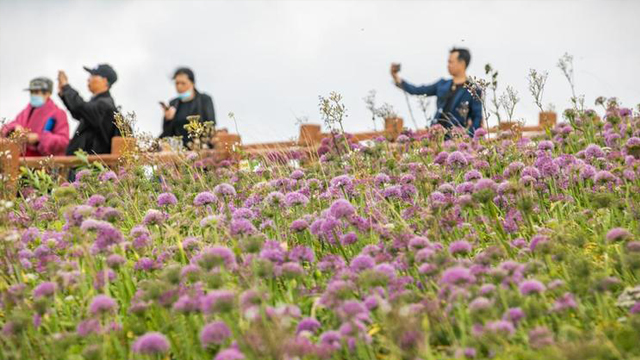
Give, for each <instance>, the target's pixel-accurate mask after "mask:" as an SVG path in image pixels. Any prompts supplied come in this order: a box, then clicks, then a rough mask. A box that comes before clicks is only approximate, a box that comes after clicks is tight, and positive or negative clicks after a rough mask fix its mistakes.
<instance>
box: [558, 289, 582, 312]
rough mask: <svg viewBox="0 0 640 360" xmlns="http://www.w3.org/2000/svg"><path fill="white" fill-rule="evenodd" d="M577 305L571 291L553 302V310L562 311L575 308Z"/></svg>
mask: <svg viewBox="0 0 640 360" xmlns="http://www.w3.org/2000/svg"><path fill="white" fill-rule="evenodd" d="M577 307H578V303H577V302H576V299H575V297H574V296H573V294H572V293H564V295H562V296H561V297H559V298H558V299H556V301H555V302H554V303H553V308H552V310H553V311H558V312H559V311H564V310H567V309H575V308H577Z"/></svg>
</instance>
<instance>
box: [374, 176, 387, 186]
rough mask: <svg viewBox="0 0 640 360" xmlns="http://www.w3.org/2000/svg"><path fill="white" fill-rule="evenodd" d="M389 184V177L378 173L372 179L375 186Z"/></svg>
mask: <svg viewBox="0 0 640 360" xmlns="http://www.w3.org/2000/svg"><path fill="white" fill-rule="evenodd" d="M390 182H391V178H390V177H389V175H387V174H385V173H379V174H377V175H376V176H375V177H374V178H373V183H374V184H375V185H376V186H380V185H384V184H387V183H390Z"/></svg>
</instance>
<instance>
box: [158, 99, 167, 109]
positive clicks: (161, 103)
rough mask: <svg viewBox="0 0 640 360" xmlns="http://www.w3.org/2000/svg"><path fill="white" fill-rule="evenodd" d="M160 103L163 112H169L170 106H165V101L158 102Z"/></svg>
mask: <svg viewBox="0 0 640 360" xmlns="http://www.w3.org/2000/svg"><path fill="white" fill-rule="evenodd" d="M158 102H159V103H160V106H162V110H164V111H167V110H169V105H167V104H165V103H164V101H158Z"/></svg>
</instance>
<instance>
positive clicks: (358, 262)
mask: <svg viewBox="0 0 640 360" xmlns="http://www.w3.org/2000/svg"><path fill="white" fill-rule="evenodd" d="M375 264H376V262H375V261H374V260H373V258H372V257H371V256H369V255H358V256H356V257H355V258H353V259H351V265H350V267H351V270H353V271H356V272H361V271H363V270H367V269H371V268H372V267H373V266H374V265H375Z"/></svg>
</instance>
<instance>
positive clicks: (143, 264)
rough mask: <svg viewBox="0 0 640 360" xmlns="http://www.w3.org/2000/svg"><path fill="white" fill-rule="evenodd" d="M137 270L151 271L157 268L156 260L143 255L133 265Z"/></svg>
mask: <svg viewBox="0 0 640 360" xmlns="http://www.w3.org/2000/svg"><path fill="white" fill-rule="evenodd" d="M133 268H134V269H135V270H139V271H149V270H153V269H155V268H156V262H155V261H153V259H150V258H148V257H141V258H140V259H139V260H138V261H137V262H136V264H135V265H134V266H133Z"/></svg>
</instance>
